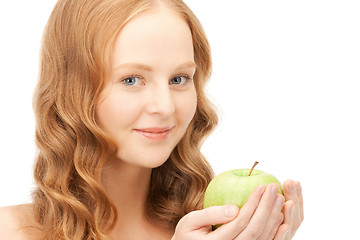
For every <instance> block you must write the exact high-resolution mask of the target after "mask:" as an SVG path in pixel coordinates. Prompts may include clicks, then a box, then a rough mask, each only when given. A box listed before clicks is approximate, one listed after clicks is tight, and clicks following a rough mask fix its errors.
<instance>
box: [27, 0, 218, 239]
mask: <svg viewBox="0 0 360 240" xmlns="http://www.w3.org/2000/svg"><path fill="white" fill-rule="evenodd" d="M164 2H165V3H166V5H167V6H168V7H171V8H172V9H174V10H176V11H177V12H179V13H180V14H181V15H182V16H183V17H184V20H185V21H186V22H187V23H188V25H189V28H190V30H191V33H192V38H193V45H194V56H195V62H196V64H197V66H198V68H197V71H196V73H195V76H194V80H195V81H194V82H195V87H196V91H197V98H198V99H197V100H198V104H197V110H196V113H195V116H194V118H193V120H192V121H191V123H190V125H189V127H188V129H187V131H186V133H185V135H184V137H183V138H182V140H181V141H180V142H179V144H178V145H177V146H176V147H175V149H174V150H173V152H172V153H171V155H170V157H169V159H168V160H167V161H166V162H165V163H164V164H163V165H162V166H160V167H158V168H155V169H153V172H152V176H151V183H150V190H149V195H148V196H149V197H148V205H149V207H148V209H149V212H148V214H149V215H151V216H154V215H155V216H156V217H157V218H158V219H159V220H161V221H162V222H164V224H166V225H167V226H169V227H171V228H175V226H176V224H177V222H178V220H179V219H180V218H181V217H182V216H184V215H185V214H186V213H188V212H190V211H193V210H196V209H200V208H201V207H202V198H203V194H204V191H205V189H206V186H207V185H208V183H209V182H210V180H211V179H212V177H213V172H212V169H211V167H210V165H209V164H208V162H207V161H206V160H205V158H204V156H203V155H202V154H201V152H200V147H201V144H202V142H203V141H204V139H205V138H206V137H207V135H208V134H209V133H210V132H211V130H212V129H213V128H214V127H215V126H216V124H217V115H216V113H215V111H214V109H213V106H212V104H211V103H210V102H209V100H208V99H207V97H206V95H205V93H204V88H205V84H206V82H207V80H208V79H209V77H210V73H211V55H210V48H209V44H208V41H207V38H206V36H205V33H204V31H203V29H202V27H201V24H200V22H199V21H198V19H197V18H196V17H195V15H194V14H193V13H192V11H191V10H190V9H189V8H188V7H187V6H186V5H185V3H183V2H182V1H181V0H163V1H162V3H164ZM152 4H155V2H154V1H151V0H126V1H125V0H59V1H58V2H57V4H56V6H55V8H54V10H53V12H52V14H51V16H50V18H49V21H48V23H47V25H46V28H45V30H44V35H43V42H42V48H41V62H40V66H41V68H40V74H39V81H38V85H37V87H36V89H35V95H34V111H35V117H36V143H37V146H38V149H39V151H38V155H37V159H36V163H35V167H34V178H35V181H36V184H37V189H36V190H35V191H34V193H33V198H34V210H35V216H36V219H37V221H38V222H39V223H40V224H41V226H42V231H43V239H46V240H51V239H68V240H70V239H71V240H77V239H79V240H80V239H87V240H90V239H107V237H106V232H107V231H108V230H110V229H111V228H112V227H113V225H114V224H115V222H116V219H117V214H118V213H117V211H116V208H115V206H114V204H113V203H112V202H111V201H110V200H109V198H108V197H107V194H106V192H105V191H104V188H103V187H102V184H101V172H102V166H104V164H105V163H106V161H108V159H110V158H111V156H112V155H113V154H114V153H115V152H114V149H115V150H116V149H117V146H116V144H115V142H114V140H112V139H111V138H110V137H109V136H108V135H107V134H106V133H105V132H104V131H103V130H102V129H101V128H100V127H99V126H98V124H97V122H96V118H95V107H96V104H97V103H98V101H99V99H100V95H101V92H102V90H103V89H104V86H105V84H106V79H108V77H109V75H110V72H111V59H112V49H113V45H114V40H115V39H116V37H117V35H118V33H119V31H120V30H121V28H122V26H123V25H124V24H126V22H128V21H129V20H130V19H131V18H132V17H133V16H135V15H136V14H138V13H140V12H142V11H144V10H146V9H147V8H149V7H151V6H152ZM119 214H121V213H119ZM109 223H112V224H109Z"/></svg>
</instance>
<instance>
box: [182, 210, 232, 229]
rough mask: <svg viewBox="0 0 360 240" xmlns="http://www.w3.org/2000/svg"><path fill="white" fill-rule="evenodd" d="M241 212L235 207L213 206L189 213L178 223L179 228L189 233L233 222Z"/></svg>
mask: <svg viewBox="0 0 360 240" xmlns="http://www.w3.org/2000/svg"><path fill="white" fill-rule="evenodd" d="M238 212H239V208H238V207H237V206H235V205H223V206H213V207H209V208H205V209H202V210H197V211H193V212H190V213H188V214H187V215H185V216H184V217H183V218H182V219H180V221H179V223H178V225H177V226H178V227H181V228H184V229H187V230H189V231H192V230H196V229H200V228H203V227H211V225H216V224H224V223H227V222H229V221H231V220H233V219H234V218H235V217H236V216H237V214H238Z"/></svg>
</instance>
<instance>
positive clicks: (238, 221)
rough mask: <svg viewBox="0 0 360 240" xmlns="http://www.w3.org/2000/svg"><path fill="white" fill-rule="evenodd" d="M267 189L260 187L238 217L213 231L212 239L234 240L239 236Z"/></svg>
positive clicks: (263, 186)
mask: <svg viewBox="0 0 360 240" xmlns="http://www.w3.org/2000/svg"><path fill="white" fill-rule="evenodd" d="M265 189H266V186H265V185H260V186H258V187H257V188H256V189H255V190H254V192H253V193H252V194H251V195H250V196H249V199H248V200H247V202H246V203H245V204H244V206H243V207H242V208H241V209H240V212H239V214H238V216H237V217H236V218H235V219H234V220H233V221H231V222H229V223H226V224H224V225H222V226H221V227H219V228H218V229H216V230H215V231H213V232H212V233H211V234H212V239H234V238H235V237H236V236H237V235H239V234H240V233H241V232H242V231H243V230H244V229H245V228H246V226H247V225H248V224H249V221H250V219H251V217H252V216H253V214H254V212H255V211H256V208H257V207H258V205H259V202H260V200H261V197H262V195H263V194H264V192H265Z"/></svg>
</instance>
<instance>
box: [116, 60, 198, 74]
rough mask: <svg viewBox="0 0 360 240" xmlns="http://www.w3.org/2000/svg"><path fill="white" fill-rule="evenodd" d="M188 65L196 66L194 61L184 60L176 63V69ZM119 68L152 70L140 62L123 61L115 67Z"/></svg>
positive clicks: (187, 66) (188, 66)
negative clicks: (184, 61) (181, 62)
mask: <svg viewBox="0 0 360 240" xmlns="http://www.w3.org/2000/svg"><path fill="white" fill-rule="evenodd" d="M190 67H195V68H196V64H195V63H194V62H186V63H183V64H180V65H178V66H177V67H176V69H183V68H190ZM120 68H139V69H143V70H145V71H148V72H151V71H153V68H152V67H151V66H149V65H146V64H142V63H123V64H120V65H118V66H116V67H115V69H120Z"/></svg>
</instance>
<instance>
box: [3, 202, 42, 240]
mask: <svg viewBox="0 0 360 240" xmlns="http://www.w3.org/2000/svg"><path fill="white" fill-rule="evenodd" d="M40 234H41V230H40V228H39V225H38V224H37V223H36V221H35V218H34V215H33V206H32V204H26V205H17V206H10V207H0V239H12V240H33V239H39V237H40Z"/></svg>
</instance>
